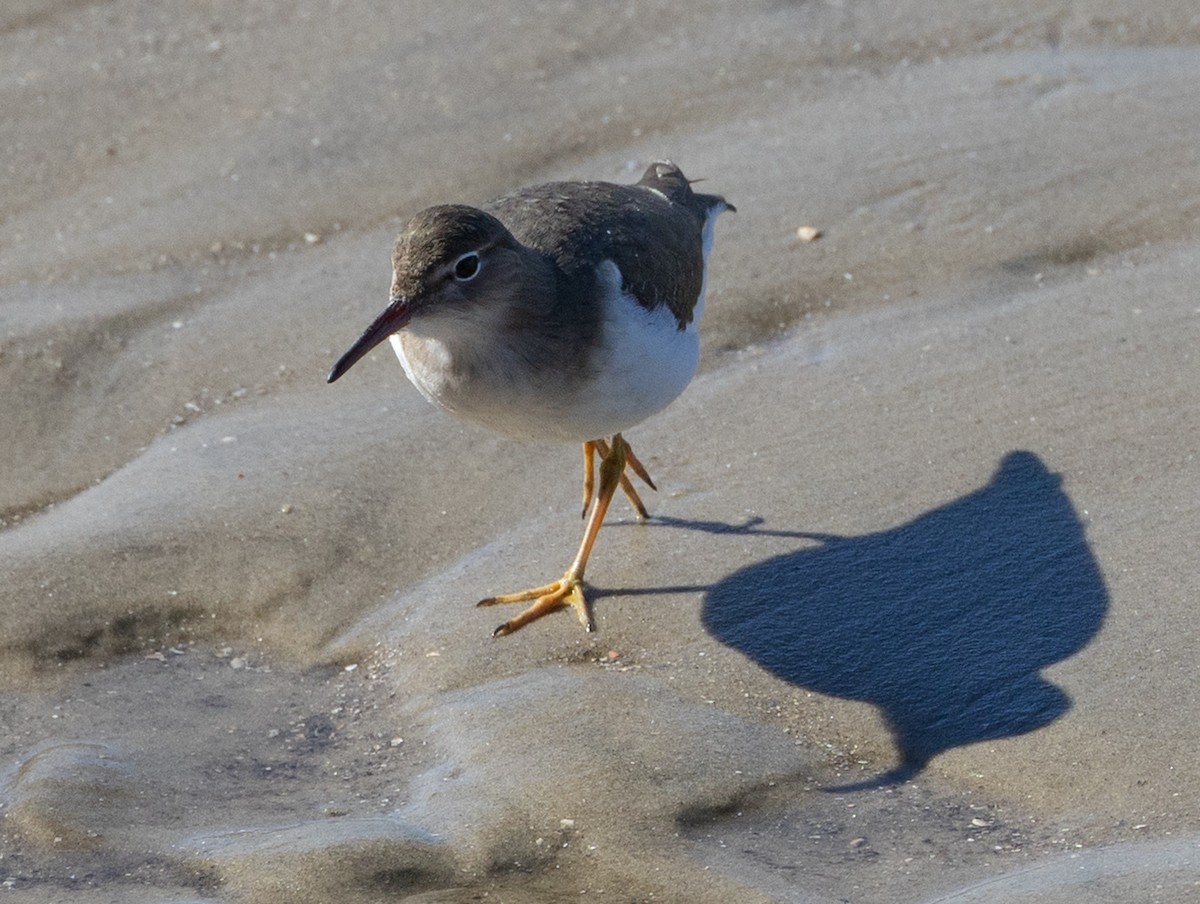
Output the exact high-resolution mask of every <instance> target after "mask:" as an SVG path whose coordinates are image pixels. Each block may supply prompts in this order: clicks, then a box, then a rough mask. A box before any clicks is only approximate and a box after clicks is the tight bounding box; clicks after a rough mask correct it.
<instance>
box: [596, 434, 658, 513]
mask: <svg viewBox="0 0 1200 904" xmlns="http://www.w3.org/2000/svg"><path fill="white" fill-rule="evenodd" d="M622 441H624V440H622ZM587 445H588V444H587V443H585V444H584V448H585V449H586V447H587ZM591 445H592V446H594V447H595V449H596V451H597V452H599V453H600V456H601V457H602V458H603V457H604V456H606V455H608V452H609V448H608V443H606V442H605V441H604V440H602V439H598V440H594V441H593V442H592V443H591ZM584 454H585V455H586V454H587V452H586V451H585V452H584ZM625 462H626V464H628V465H629V468H630V470H632V471H633V473H634V474H636V475H637V476H638V477H640V478H641V479H642V481H643V482H644V483H645V484H646V486H648V487H650V489H652V490H658V487H656V486H655V485H654V481H653V480H651V479H650V475H649V474H648V473H646V468H645V466H644V465H643V464H642V463H641V462H640V461H638V458H637V456H636V455H634V454H633V449H632V447H630V445H629V443H625ZM590 472H591V461H590V459H589V461H588V465H587V466H586V468H585V470H584V475H583V489H584V495H585V496H586V495H587V489H588V481H589V479H590V476H591V475H590ZM621 489H622V490H624V491H625V496H626V498H627V499H629V501H630V503H631V504H632V505H633V508H634V510H635V511H636V512H637V514H638V518H639V519H640V520H642V521H648V520H650V513H649V512H648V511H646V506H645V505H643V504H642V497H641V496H639V495H638V493H637V490H636V489H634V487H633V482H632V481H631V480H630V479H629V475H628V474H624V473H622V474H621ZM584 511H585V512H586V511H587V505H586V503H585V505H584Z"/></svg>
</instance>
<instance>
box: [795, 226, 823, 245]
mask: <svg viewBox="0 0 1200 904" xmlns="http://www.w3.org/2000/svg"><path fill="white" fill-rule="evenodd" d="M821 235H822V233H821V230H820V229H818V228H817V227H816V226H801V227H800V228H799V229H797V230H796V238H798V239H799V240H800V241H802V242H815V241H816V240H817V239H819V238H820V237H821Z"/></svg>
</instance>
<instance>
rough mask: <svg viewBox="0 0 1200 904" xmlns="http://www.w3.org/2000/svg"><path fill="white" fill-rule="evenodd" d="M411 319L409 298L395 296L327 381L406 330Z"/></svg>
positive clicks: (330, 372) (330, 373) (334, 367)
mask: <svg viewBox="0 0 1200 904" xmlns="http://www.w3.org/2000/svg"><path fill="white" fill-rule="evenodd" d="M411 319H412V305H411V304H410V303H409V300H408V298H407V297H406V296H404V295H393V296H392V300H391V302H390V303H389V304H388V306H387V307H386V308H384V309H383V313H382V314H380V315H379V316H378V317H376V318H375V320H374V322H373V323H372V324H371V325H370V326H369V327H367V328H366V330H365V331H363V334H362V335H361V336H359V337H358V341H356V342H355V343H354V344H353V345H352V346H350V350H349V351H347V352H346V354H344V355H342V357H340V358H339V359H338V362H337V364H335V365H333V370H331V371H329V376H328V377H326V378H325V379H326V380H327V381H328V382H330V383H332V382H333V381H334V380H336V379H337V378H338V377H340V376H341V375H342V374H344V373H345V372H346V371H348V370H349V369H350V368H351V367H353V366H354V365H355V364H356V363H358V359H359V358H361V357H362V356H363V355H365V354H366V353H367V352H369V351H370V350H371V349H373V348H374V347H375V346H377V345H378V344H379V343H380V342H382V341H383V340H384V339H386V338H387V337H388V336H390V335H392V333H396V332H399V331H400V330H402V329H404V327H405V326H406V325H407V324H408V321H409V320H411Z"/></svg>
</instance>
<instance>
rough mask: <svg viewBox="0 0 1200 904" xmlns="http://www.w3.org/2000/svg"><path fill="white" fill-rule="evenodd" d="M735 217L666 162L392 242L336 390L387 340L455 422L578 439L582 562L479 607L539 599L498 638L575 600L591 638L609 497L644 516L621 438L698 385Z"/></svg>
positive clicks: (435, 210)
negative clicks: (587, 579)
mask: <svg viewBox="0 0 1200 904" xmlns="http://www.w3.org/2000/svg"><path fill="white" fill-rule="evenodd" d="M733 209H734V208H733V205H731V204H729V203H727V202H726V201H725V199H724V198H721V197H719V196H718V195H705V194H699V193H698V192H694V191H692V187H691V184H690V183H689V182H688V180H687V179H686V178H684V175H683V173H682V172H680V170H679V167H677V166H675V165H674V164H673V163H669V162H660V163H654V164H651V166H650V167H649V168H648V169H647V170H646V172H645V174H644V175H643V176H642V178H641V180H640V181H638V182H637V184H635V185H615V184H613V183H610V182H551V183H547V184H545V185H537V186H534V187H532V188H526V189H522V190H520V191H517V192H514V193H513V194H510V195H506V196H504V197H502V198H498V199H496V200H495V201H492V202H490V203H488V204H486V205H484V206H483V207H482V208H475V207H467V206H463V205H458V204H448V205H440V206H437V207H430V208H428V209H426V210H423V211H421V212H420V213H418V214H417V215H416V216H415V217H413V219H412V220H411V221H410V222H409V223H408V225H407V226H405V227H404V231H403V232H401V233H400V237H399V238H398V239H396V245H395V249H394V251H393V253H392V289H391V296H390V299H389V302H388V306H387V307H386V308H385V309H384V310H383V312H382V313H381V314H380V315H379V316H378V317H376V318H375V321H374V322H373V323H372V324H371V325H370V326H368V327H367V329H366V331H365V332H364V333H363V334H362V335H361V336H360V337H359V338H358V340H357V341H356V342H355V343H354V344H353V345H352V346H351V347H350V350H349V351H347V352H346V354H344V355H342V357H341V359H339V360H338V362H337V364H335V365H334V366H333V369H332V370H331V371H330V372H329V377H328V379H329V382H330V383H332V382H333V381H334V380H336V379H337V378H338V377H340V376H341V375H342V374H344V373H345V372H346V371H347V370H349V369H350V368H351V367H352V366H353V365H354V364H355V362H357V361H358V360H359V359H360V358H362V357H363V355H365V354H366V353H367V352H369V351H370V350H371V349H372V348H374V347H375V346H376V345H378V344H379V343H380V342H382V341H383V340H384V339H389V340H390V341H391V345H392V348H393V349H395V352H396V355H397V357H399V359H400V363H401V365H403V367H404V372H405V374H407V375H408V378H409V380H411V381H412V383H413V384H414V385H415V386H416V387H417V389H418V390H420V392H421V394H422V395H424V396H425V398H427V399H429V401H431V402H434V403H435V404H437V405H440V406H441V407H442V408H445V409H446V410H447V411H450V412H453V413H454V414H456V415H458V416H459V417H462V418H464V419H466V420H469V421H473V422H474V423H477V424H482V425H483V426H486V427H490V428H492V429H493V430H497V431H499V432H501V433H504V434H507V435H509V436H512V437H516V438H518V439H524V440H555V441H563V442H578V443H582V444H583V514H584V516H585V517H586V519H587V522H586V526H585V528H584V533H583V541H582V543H580V546H579V552H578V553H577V554H576V556H575V560H574V561H573V562H572V563H571V566H570V567H569V568H568V569H567V571H566V573H565V574H563V576H562V577H561V578H559V579H558V580H557V581H554V582H552V583H550V584H546V585H544V586H541V587H536V588H534V589H532V590H526V591H522V592H520V593H510V594H505V595H502V596H493V597H488V598H487V599H485V600H481V601H480V602H479V605H480V606H492V605H496V604H498V603H517V602H530V601H532V604H531V605H530V606H529V607H528V608H526V609H525V610H523V611H522V612H521V613H520V614H519V615H516V616H515V617H513V618H511V619H509V620H508V621H506V622H505V623H504V624H502V625H501V626H500V627H499V628H497V629H496V630H495V632H494V634H495V636H501V635H505V634H511V633H512V632H513V631H516V630H517V629H519V628H521V627H522V626H524V625H527V624H528V623H529V622H531V621H533V620H534V619H537V618H540V617H541V616H543V615H545V614H547V613H549V612H553V611H555V610H557V609H560V608H563V607H565V606H568V605H569V606H571V607H573V608H574V609H575V612H576V613H577V614H578V616H579V620H580V621H581V622H582V623H583V626H584V628H586V629H587V630H588V631H592V630H595V622H594V621H593V618H592V612H591V607H590V605H589V604H588V601H587V597H586V596H585V595H584V591H583V574H584V569H585V568H586V567H587V561H588V556H589V555H590V554H591V551H592V546H593V544H594V543H595V541H596V536H597V534H598V533H599V531H600V525H601V524H602V523H603V521H604V515H605V512H606V511H607V510H608V505H609V502H610V501H611V500H612V497H613V494H614V493H615V492H616V489H617V487H618V486H619V487H621V489H622V490H623V491H624V492H625V494H626V496H628V497H629V501H630V502H631V503H632V504H633V506H634V508H635V509H636V510H637V513H638V516H639V517H640V518H642V519H645V518H647V517H648V515H647V513H646V507H645V506H644V505H643V504H642V500H641V499H640V498H639V496H638V494H637V491H636V490H635V489H634V486H633V484H632V482H631V481H630V479H629V476H628V475H627V474H626V468H627V467H628V468H629V470H631V471H632V472H633V473H634V474H635V475H636V476H637V477H638V478H640V479H641V480H642V481H644V482H645V483H646V484H647V485H648V486H649V487H650V488H651V489H653V488H654V483H653V482H652V481H651V480H650V476H649V475H648V474H647V473H646V469H645V468H644V467H642V465H641V463H640V462H639V461H638V459H637V457H636V456H635V455H634V454H633V450H632V449H631V448H630V446H629V443H628V442H626V440H625V439H624V437H623V436H622V435H621V431H623V430H626V429H628V428H629V427H632V426H633V425H635V424H637V423H640V422H641V421H643V420H644V419H646V418H647V417H649V416H650V415H652V414H654V413H656V412H658V411H661V410H662V409H663V408H665V407H666V406H667V405H668V404H669V403H670V402H671V401H673V400H674V399H675V397H676V396H678V395H679V394H680V393H681V392H683V389H684V387H686V386H687V384H688V383H689V382H690V381H691V379H692V376H693V375H694V374H695V372H696V365H697V363H698V362H699V357H700V340H699V337H698V335H697V333H696V323H697V321H698V320H699V319H700V314H701V312H702V310H703V307H704V287H705V269H706V262H707V258H708V252H709V249H710V248H711V246H712V238H713V223H714V221H715V220H716V218H717V215H718V214H720V213H721V212H722V211H725V210H733ZM597 458H598V459H599V472H600V482H599V486H598V487H596V486H595V483H594V477H593V463H594V461H595V460H596V459H597Z"/></svg>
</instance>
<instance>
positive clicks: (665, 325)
mask: <svg viewBox="0 0 1200 904" xmlns="http://www.w3.org/2000/svg"><path fill="white" fill-rule="evenodd" d="M604 266H605V267H606V268H607V269H608V272H606V273H605V277H606V282H607V283H608V286H607V287H608V288H609V291H608V292H607V293H606V297H605V299H604V302H603V305H602V316H601V321H600V324H599V328H598V330H597V333H596V340H597V342H598V348H597V349H596V350H594V351H593V352H592V355H591V356H590V359H589V360H588V361H587V362H585V366H584V368H583V369H582V370H580V371H575V370H568V371H567V372H565V373H560V372H559V371H558V370H557V369H554V368H549V369H543V370H541V371H540V372H538V373H536V374H527V375H526V376H520V374H521V373H522V370H521V369H520V368H517V369H512V368H505V367H503V366H502V365H499V364H496V362H501V361H503V359H504V357H505V355H506V354H507V352H506V351H505V350H504V349H503V348H499V347H497V334H496V333H495V332H492V331H481V335H480V336H479V337H478V348H479V350H480V354H479V355H478V356H477V357H476V358H475V359H474V360H473V361H472V362H471V366H458V365H461V364H463V362H457V364H456V362H455V361H454V358H455V356H456V355H463V354H470V352H469V351H467V352H464V351H463V350H462V349H463V344H462V343H461V342H458V343H455V345H456V348H457V350H456V351H455V352H454V353H452V352H451V351H450V347H449V346H448V344H447V343H445V342H443V341H441V340H439V339H438V338H437V337H436V336H433V335H424V336H419V335H416V334H415V333H413V332H411V331H405V332H404V333H401V334H396V335H393V336H391V344H392V348H393V349H394V350H395V352H396V356H397V357H398V358H399V359H400V363H401V364H402V365H403V367H404V371H405V373H406V374H407V375H408V378H409V380H410V381H412V383H413V384H414V385H415V386H416V387H417V388H418V389H419V390H420V391H421V394H422V395H424V396H425V397H426V398H427V399H429V400H430V401H431V402H434V403H435V404H437V405H440V406H441V407H442V408H445V409H446V410H448V411H450V412H452V413H454V414H456V415H458V416H459V417H462V418H464V419H465V420H469V421H472V422H474V423H477V424H481V425H482V426H485V427H488V428H490V429H492V430H496V431H498V432H500V433H504V434H507V435H508V436H512V437H514V438H517V439H525V440H538V441H562V442H585V441H587V440H592V439H600V438H603V437H608V436H612V435H613V434H614V433H619V432H620V431H622V430H626V429H628V428H630V427H632V426H634V425H635V424H638V423H640V422H641V421H643V420H645V419H646V418H648V417H649V416H650V415H652V414H655V413H656V412H658V411H661V410H662V409H663V408H665V407H666V406H667V405H668V404H670V403H671V402H672V401H673V400H674V399H675V398H676V397H677V396H678V395H679V394H680V393H681V392H683V390H684V388H685V387H686V386H687V385H688V383H689V382H690V381H691V379H692V377H693V376H694V375H695V373H696V367H697V365H698V364H699V361H700V339H699V335H698V334H697V331H696V322H695V320H693V321H692V322H691V323H689V324H688V325H687V327H686V328H685V329H682V330H681V329H680V328H679V324H678V322H677V321H676V320H675V316H674V315H673V314H672V313H671V311H670V310H669V309H668V308H667V307H666V306H661V307H659V308H656V309H654V310H647V309H646V308H643V307H642V306H641V305H639V304H638V303H637V301H636V300H635V299H634V298H633V297H631V296H628V295H625V294H623V293H621V292H620V288H619V287H620V285H621V278H620V273H619V272H618V271H617V268H616V267H615V266H614V265H612V264H606V265H604ZM699 307H700V305H699V304H698V305H697V309H699ZM459 338H460V339H461V334H460V335H459ZM472 346H474V344H473V343H472V344H471V345H470V346H467V347H468V348H470V347H472ZM468 374H470V376H469V377H468V376H467V375H468Z"/></svg>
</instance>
